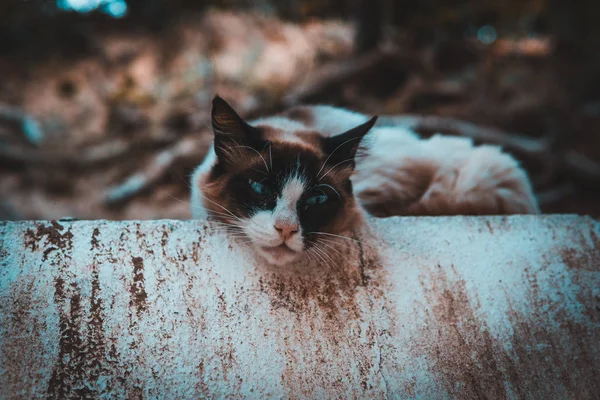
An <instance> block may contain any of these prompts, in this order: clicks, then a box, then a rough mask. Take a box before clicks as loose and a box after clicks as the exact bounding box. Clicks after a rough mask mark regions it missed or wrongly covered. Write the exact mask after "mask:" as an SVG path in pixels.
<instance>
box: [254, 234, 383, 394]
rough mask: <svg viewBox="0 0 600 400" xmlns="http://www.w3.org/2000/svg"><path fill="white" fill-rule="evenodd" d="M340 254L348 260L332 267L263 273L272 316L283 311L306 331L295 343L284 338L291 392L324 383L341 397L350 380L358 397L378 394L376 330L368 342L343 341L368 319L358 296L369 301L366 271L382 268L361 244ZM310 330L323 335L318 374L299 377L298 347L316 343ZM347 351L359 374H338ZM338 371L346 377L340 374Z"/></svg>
mask: <svg viewBox="0 0 600 400" xmlns="http://www.w3.org/2000/svg"><path fill="white" fill-rule="evenodd" d="M368 250H370V249H368ZM342 253H343V254H344V256H347V257H344V258H345V259H341V258H340V259H336V258H335V257H334V258H333V259H334V261H336V262H335V263H334V264H332V265H329V266H327V265H320V266H314V268H313V266H311V267H307V268H302V269H301V270H298V271H288V270H274V272H272V273H262V277H261V278H260V279H259V290H260V291H261V292H263V293H265V294H266V295H267V298H268V299H269V301H270V303H271V309H272V310H273V312H275V313H277V312H278V310H282V309H283V310H286V311H288V312H290V313H292V314H293V315H294V316H295V318H296V320H298V321H299V326H300V327H302V328H301V329H299V330H298V331H295V332H294V336H293V342H289V341H288V339H287V337H286V336H284V337H283V341H284V348H283V352H284V356H285V358H286V368H285V369H284V372H283V374H282V376H281V379H282V381H283V384H284V386H286V387H288V388H290V390H292V388H299V387H304V388H310V387H318V386H321V385H326V386H332V389H333V391H334V392H336V391H337V390H336V388H337V389H339V392H338V393H340V394H341V393H344V388H345V387H347V385H349V382H351V383H350V384H351V385H352V387H353V388H354V393H355V396H360V395H359V394H360V393H362V394H365V393H369V391H371V390H374V388H373V387H372V384H371V383H370V382H369V381H370V379H372V378H373V376H374V375H376V374H377V371H378V368H379V366H377V365H375V360H374V359H372V358H371V355H372V349H373V348H374V347H376V345H375V343H376V341H377V340H376V336H377V331H376V329H373V327H368V328H367V331H366V332H365V336H366V338H367V341H366V342H365V343H360V344H359V343H353V344H351V345H349V344H348V343H345V342H344V338H345V337H347V331H348V329H360V328H358V327H359V326H361V325H362V322H363V321H364V320H365V315H364V313H363V312H364V311H363V310H362V308H361V306H367V307H368V303H367V304H364V303H359V298H360V299H362V300H363V301H367V302H368V295H367V292H368V291H369V290H370V289H371V288H369V287H365V285H367V286H368V285H370V283H371V282H372V281H371V280H368V279H367V278H366V272H367V271H369V270H377V269H379V268H380V265H381V264H380V260H379V258H378V256H377V254H376V253H374V252H370V251H364V250H362V249H359V248H358V247H357V246H353V247H352V248H351V249H349V251H348V252H342ZM350 260H354V262H352V261H350ZM263 267H264V266H257V268H261V269H262V268H263ZM265 268H266V267H265ZM360 293H362V295H364V297H362V296H360ZM367 312H368V311H367ZM351 327H355V328H351ZM311 332H318V335H319V336H320V337H322V340H320V341H319V343H318V344H317V346H316V349H315V353H314V356H313V358H314V360H315V362H314V365H313V366H314V368H315V370H314V371H313V373H312V374H310V376H302V377H299V376H298V371H297V369H295V368H294V365H296V364H297V362H298V359H297V358H298V357H302V352H301V351H300V350H299V349H298V348H297V344H298V343H302V342H303V341H314V336H313V335H312V333H311ZM348 351H350V353H351V354H352V355H351V356H350V357H352V360H353V361H352V362H353V364H354V365H356V368H357V375H356V376H353V375H352V374H348V373H347V371H346V372H344V371H341V370H340V371H337V370H336V368H335V366H334V365H335V363H337V362H338V361H336V360H338V358H339V357H348V353H347V352H348ZM340 372H343V373H344V374H345V375H343V376H342V374H340ZM299 379H300V381H299ZM288 394H289V395H290V396H291V398H298V396H299V397H300V398H306V397H309V398H310V397H312V396H314V393H312V392H306V393H305V392H303V393H292V392H290V393H288ZM351 397H352V396H351Z"/></svg>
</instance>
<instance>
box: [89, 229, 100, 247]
mask: <svg viewBox="0 0 600 400" xmlns="http://www.w3.org/2000/svg"><path fill="white" fill-rule="evenodd" d="M98 236H100V229H98V228H94V232H93V233H92V241H91V245H92V250H94V249H96V250H97V249H99V248H100V247H99V242H98Z"/></svg>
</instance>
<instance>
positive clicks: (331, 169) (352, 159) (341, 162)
mask: <svg viewBox="0 0 600 400" xmlns="http://www.w3.org/2000/svg"><path fill="white" fill-rule="evenodd" d="M350 161H354V158H349V159H347V160H344V161H340V162H339V163H337V164H335V165H334V166H333V167H331V168H329V171H327V172H326V173H325V174H324V175H323V176H321V177H320V178H318V180H321V179H323V178H325V177H326V176H327V174H329V173H330V172H331V171H333V170H334V169H335V168H336V167H337V166H338V165H340V164H343V163H346V162H350Z"/></svg>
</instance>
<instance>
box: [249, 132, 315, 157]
mask: <svg viewBox="0 0 600 400" xmlns="http://www.w3.org/2000/svg"><path fill="white" fill-rule="evenodd" d="M257 128H258V129H259V130H260V133H261V136H262V138H263V140H265V141H267V142H269V143H272V144H274V145H276V146H277V147H278V149H280V150H281V151H284V152H285V151H286V148H289V149H291V150H294V149H301V150H304V151H306V152H309V153H313V154H314V155H315V156H317V157H321V156H323V147H322V141H321V139H322V136H323V135H322V134H321V133H320V132H318V131H314V130H308V129H290V128H291V127H278V126H274V125H259V126H257Z"/></svg>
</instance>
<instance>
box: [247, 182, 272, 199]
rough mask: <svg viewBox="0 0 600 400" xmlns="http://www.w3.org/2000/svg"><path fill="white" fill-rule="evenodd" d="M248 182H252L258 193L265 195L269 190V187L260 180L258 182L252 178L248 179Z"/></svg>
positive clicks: (254, 189)
mask: <svg viewBox="0 0 600 400" xmlns="http://www.w3.org/2000/svg"><path fill="white" fill-rule="evenodd" d="M248 183H249V184H250V187H251V188H252V190H253V191H254V192H255V193H257V194H260V195H262V196H265V195H266V194H268V192H269V190H268V189H267V187H266V186H265V185H263V184H262V183H260V182H256V181H253V180H252V179H248Z"/></svg>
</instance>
